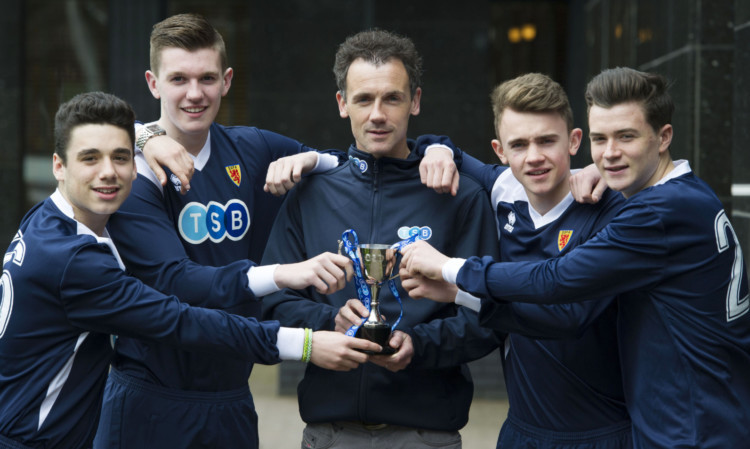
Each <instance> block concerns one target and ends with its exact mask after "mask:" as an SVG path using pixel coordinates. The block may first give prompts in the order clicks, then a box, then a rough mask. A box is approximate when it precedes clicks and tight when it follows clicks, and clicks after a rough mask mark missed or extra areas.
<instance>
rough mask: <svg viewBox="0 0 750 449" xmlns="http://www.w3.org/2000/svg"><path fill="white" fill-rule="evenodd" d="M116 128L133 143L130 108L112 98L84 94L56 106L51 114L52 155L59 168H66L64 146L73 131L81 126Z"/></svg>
mask: <svg viewBox="0 0 750 449" xmlns="http://www.w3.org/2000/svg"><path fill="white" fill-rule="evenodd" d="M89 124H95V125H112V126H116V127H118V128H120V129H122V130H124V131H125V132H126V133H128V137H130V146H131V147H132V146H133V142H134V141H135V127H134V126H135V112H133V109H132V108H131V107H130V105H129V104H128V103H127V102H125V100H122V99H120V98H118V97H116V96H114V95H112V94H108V93H105V92H86V93H82V94H78V95H76V96H75V97H73V98H71V99H70V100H68V101H67V102H65V103H63V104H61V105H60V107H59V108H58V109H57V113H56V114H55V154H57V155H58V156H59V157H60V160H61V161H62V163H63V165H65V164H67V160H68V156H67V154H66V153H67V150H68V143H70V135H71V134H72V133H73V129H75V128H76V127H77V126H82V125H89Z"/></svg>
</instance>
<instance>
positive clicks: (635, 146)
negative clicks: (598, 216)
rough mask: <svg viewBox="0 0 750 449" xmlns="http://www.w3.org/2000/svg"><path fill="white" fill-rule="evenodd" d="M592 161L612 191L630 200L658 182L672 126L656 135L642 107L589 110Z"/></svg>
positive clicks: (621, 106)
mask: <svg viewBox="0 0 750 449" xmlns="http://www.w3.org/2000/svg"><path fill="white" fill-rule="evenodd" d="M589 128H590V132H589V138H590V139H591V157H592V158H593V159H594V163H595V164H596V167H597V168H598V169H599V172H600V173H601V174H602V177H603V178H604V180H605V181H606V182H607V185H609V187H610V188H612V189H614V190H617V191H620V192H622V194H623V195H624V196H625V197H626V198H627V197H629V196H631V195H634V194H635V193H638V192H640V191H641V190H643V189H645V188H646V187H650V186H652V185H654V184H656V182H658V181H659V179H660V177H661V176H662V172H660V171H659V170H658V168H659V158H660V156H661V155H663V154H664V153H665V152H666V151H667V149H668V148H669V144H670V142H671V140H672V125H668V124H667V125H664V126H663V127H662V128H661V129H660V130H659V131H658V132H655V131H654V129H653V128H652V127H651V125H649V124H648V122H646V118H645V116H644V113H643V108H642V107H641V105H640V104H639V103H635V102H629V103H621V104H618V105H615V106H613V107H611V108H603V107H600V106H596V105H594V106H591V109H589Z"/></svg>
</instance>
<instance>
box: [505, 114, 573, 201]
mask: <svg viewBox="0 0 750 449" xmlns="http://www.w3.org/2000/svg"><path fill="white" fill-rule="evenodd" d="M497 135H498V136H500V140H497V139H495V140H493V141H492V148H493V149H494V150H495V153H496V154H497V156H498V157H499V158H500V160H501V161H502V162H503V163H504V164H508V165H510V169H511V171H512V172H513V176H515V178H516V179H518V181H519V182H520V183H521V184H522V185H523V188H524V190H525V191H526V194H527V196H528V197H529V202H530V203H531V205H532V206H533V207H534V209H535V210H536V211H537V212H539V213H540V214H545V213H547V212H548V211H549V210H550V209H551V208H553V207H554V206H555V205H557V204H558V203H559V202H560V201H561V200H562V199H563V198H564V197H565V195H567V194H568V192H570V187H569V185H568V177H569V176H570V156H572V155H574V154H576V152H577V151H578V147H579V145H580V143H581V135H582V132H581V130H580V129H578V128H576V129H574V130H572V131H571V132H570V133H568V126H567V123H566V121H565V119H563V117H562V116H561V115H560V114H559V113H557V112H517V111H515V110H513V109H510V108H507V109H505V110H504V111H503V112H502V116H501V119H500V124H499V126H498V129H497Z"/></svg>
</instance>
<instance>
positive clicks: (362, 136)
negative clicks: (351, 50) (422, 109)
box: [336, 59, 422, 159]
mask: <svg viewBox="0 0 750 449" xmlns="http://www.w3.org/2000/svg"><path fill="white" fill-rule="evenodd" d="M421 94H422V91H421V90H420V89H417V92H416V93H415V94H414V97H413V98H412V97H411V95H410V92H409V76H408V75H407V73H406V69H405V68H404V64H403V63H402V62H401V61H400V60H397V59H394V60H391V61H388V62H386V63H385V64H382V65H380V66H376V65H374V64H371V63H369V62H365V61H364V60H362V59H357V60H355V61H354V62H353V63H352V64H351V65H350V66H349V71H348V73H347V75H346V99H344V97H343V96H342V95H341V93H337V94H336V99H337V100H338V103H339V114H340V115H341V117H342V118H347V117H348V118H349V119H350V121H351V125H352V134H354V140H355V142H356V144H357V148H358V149H359V150H362V151H364V152H367V153H370V154H372V155H373V156H374V157H375V158H381V157H383V156H386V157H394V158H401V159H404V158H406V157H407V156H408V155H409V148H408V147H407V145H406V131H407V128H408V125H409V116H410V115H417V114H419V98H420V96H421Z"/></svg>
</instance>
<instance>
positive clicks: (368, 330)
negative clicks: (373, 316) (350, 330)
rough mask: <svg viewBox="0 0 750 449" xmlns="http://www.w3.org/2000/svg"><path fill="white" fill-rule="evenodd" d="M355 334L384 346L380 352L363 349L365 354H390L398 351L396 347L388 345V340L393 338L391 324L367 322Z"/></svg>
mask: <svg viewBox="0 0 750 449" xmlns="http://www.w3.org/2000/svg"><path fill="white" fill-rule="evenodd" d="M354 336H355V337H357V338H364V339H365V340H369V341H371V342H373V343H377V344H379V345H380V346H381V347H382V348H383V350H382V351H380V352H375V351H362V352H364V353H365V354H370V355H390V354H393V353H395V352H396V350H395V349H393V348H391V347H390V346H388V341H389V340H390V339H391V326H389V325H387V324H385V323H372V324H370V323H365V324H364V325H363V326H362V327H360V328H359V329H358V330H357V333H356V334H355V335H354Z"/></svg>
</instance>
